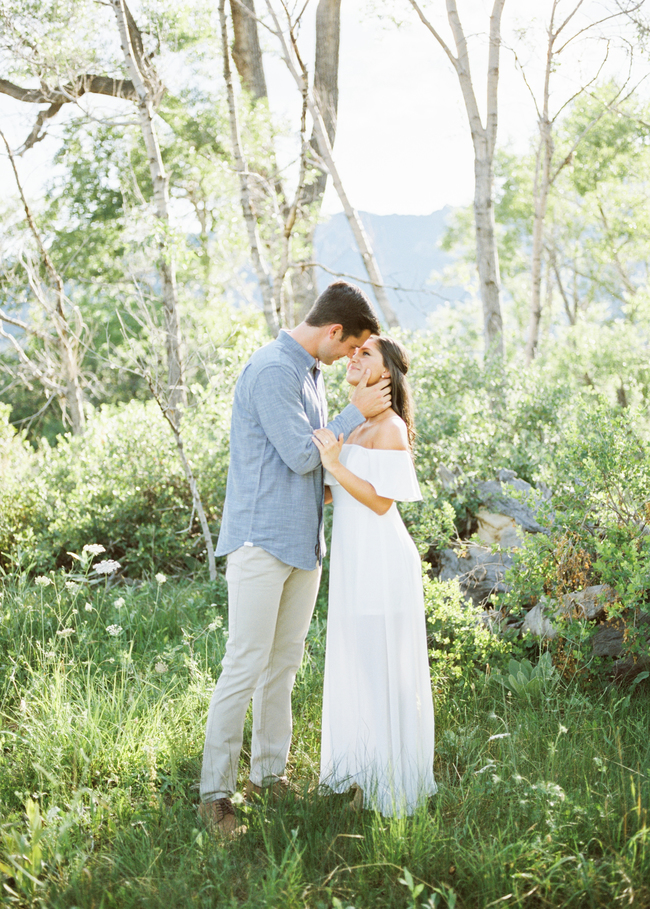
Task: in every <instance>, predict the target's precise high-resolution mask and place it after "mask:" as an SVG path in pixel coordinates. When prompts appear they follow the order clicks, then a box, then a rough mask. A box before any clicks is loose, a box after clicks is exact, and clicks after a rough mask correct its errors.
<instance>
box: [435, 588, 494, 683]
mask: <svg viewBox="0 0 650 909" xmlns="http://www.w3.org/2000/svg"><path fill="white" fill-rule="evenodd" d="M424 606H425V610H426V617H427V638H428V641H429V657H430V660H431V675H432V679H433V682H434V684H438V685H439V684H441V683H448V682H456V683H460V684H461V686H464V685H467V684H471V683H472V682H473V681H474V678H475V676H476V673H477V672H478V673H480V674H481V675H483V676H485V674H486V673H489V672H490V671H491V670H493V669H497V668H499V667H502V666H503V667H505V666H506V663H507V661H508V658H509V656H510V654H511V653H512V642H510V641H508V640H505V639H504V638H502V637H498V636H497V635H495V634H493V633H492V632H491V631H490V630H489V629H488V628H487V627H486V625H485V624H484V623H483V622H482V620H481V616H480V610H478V609H476V608H475V607H473V606H472V605H471V604H468V603H467V602H466V601H465V600H464V599H463V597H462V594H461V592H460V587H459V586H458V581H457V580H452V581H439V580H432V579H431V578H428V577H426V576H425V578H424Z"/></svg>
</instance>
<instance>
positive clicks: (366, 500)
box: [327, 460, 393, 514]
mask: <svg viewBox="0 0 650 909" xmlns="http://www.w3.org/2000/svg"><path fill="white" fill-rule="evenodd" d="M327 469H328V470H329V472H330V473H331V474H332V476H333V477H335V479H337V480H338V481H339V483H340V484H341V486H342V487H343V489H345V490H346V492H349V493H350V495H351V496H353V497H354V498H355V499H356V500H357V502H361V504H362V505H365V506H366V507H367V508H369V509H370V510H371V511H374V512H375V514H386V512H387V511H388V509H389V508H390V506H391V505H392V504H393V500H392V499H386V498H384V496H378V495H377V493H376V492H375V487H374V486H373V485H372V483H369V482H368V481H367V480H362V479H361V477H358V476H357V475H356V473H352V471H351V470H348V469H347V467H344V466H343V464H341V462H340V461H339V460H337V461H336V464H333V465H332V466H331V467H328V468H327Z"/></svg>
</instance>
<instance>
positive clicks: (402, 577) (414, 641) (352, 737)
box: [320, 445, 436, 815]
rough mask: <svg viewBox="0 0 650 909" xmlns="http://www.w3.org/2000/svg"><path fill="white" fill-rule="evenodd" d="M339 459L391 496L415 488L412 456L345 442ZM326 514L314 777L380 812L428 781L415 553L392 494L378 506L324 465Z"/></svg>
mask: <svg viewBox="0 0 650 909" xmlns="http://www.w3.org/2000/svg"><path fill="white" fill-rule="evenodd" d="M340 461H341V463H342V464H344V465H345V466H346V467H347V468H348V470H350V471H351V472H352V473H354V474H356V475H357V476H359V477H361V478H362V479H364V480H367V481H368V482H369V483H372V485H373V486H374V488H375V491H376V492H377V495H380V496H385V497H386V498H390V499H396V500H398V501H402V502H404V501H416V500H419V499H421V498H422V496H421V494H420V489H419V486H418V482H417V479H416V476H415V470H414V468H413V462H412V460H411V456H410V454H409V453H408V452H406V451H386V450H380V449H369V448H363V447H362V446H360V445H344V446H343V449H342V451H341V455H340ZM325 483H326V484H327V485H329V486H330V487H331V489H332V496H333V501H334V523H333V529H332V546H331V553H330V583H329V613H328V619H327V650H326V656H325V683H324V693H323V724H322V744H321V774H320V781H321V783H323V784H325V785H327V786H329V787H330V788H331V789H333V790H334V791H335V792H345V791H346V790H347V789H349V788H350V787H351V786H352V785H353V784H357V785H358V786H360V787H361V789H363V792H364V804H365V805H366V806H367V807H371V808H377V809H378V810H379V811H380V812H381V813H382V814H384V815H403V814H412V813H413V812H414V810H415V808H416V806H417V805H418V803H420V802H422V801H423V800H424V799H426V797H427V796H429V795H432V794H433V793H434V792H435V791H436V784H435V782H434V778H433V743H434V724H433V700H432V696H431V680H430V675H429V663H428V657H427V643H426V626H425V618H424V601H423V594H422V569H421V563H420V557H419V555H418V552H417V549H416V547H415V544H414V543H413V540H412V539H411V538H410V536H409V534H408V532H407V530H406V527H405V526H404V524H403V522H402V519H401V517H400V515H399V512H398V510H397V507H396V505H395V503H394V502H393V504H392V505H391V507H390V508H389V510H388V511H387V513H386V514H384V515H377V514H375V513H374V512H373V511H371V510H370V508H367V507H366V506H365V505H362V504H361V503H360V502H358V501H357V500H356V499H354V498H353V497H352V496H351V495H350V494H349V493H348V492H346V491H345V489H343V487H342V486H340V485H339V484H338V483H337V481H336V480H335V479H334V478H333V477H332V476H331V474H329V473H327V472H326V474H325Z"/></svg>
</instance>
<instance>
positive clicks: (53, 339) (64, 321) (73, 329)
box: [0, 130, 86, 435]
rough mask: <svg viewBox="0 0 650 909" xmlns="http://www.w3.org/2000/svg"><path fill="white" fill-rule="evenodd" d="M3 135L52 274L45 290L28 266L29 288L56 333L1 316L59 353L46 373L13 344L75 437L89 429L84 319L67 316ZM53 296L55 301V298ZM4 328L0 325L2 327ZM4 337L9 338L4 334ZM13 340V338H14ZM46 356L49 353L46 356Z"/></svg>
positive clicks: (47, 265) (60, 284)
mask: <svg viewBox="0 0 650 909" xmlns="http://www.w3.org/2000/svg"><path fill="white" fill-rule="evenodd" d="M0 136H2V140H3V142H4V144H5V147H6V149H7V154H8V156H9V160H10V162H11V167H12V169H13V173H14V178H15V180H16V186H17V187H18V192H19V194H20V198H21V201H22V204H23V209H24V212H25V217H26V219H27V223H28V225H29V229H30V230H31V232H32V235H33V237H34V239H35V241H36V245H37V247H38V250H39V253H40V256H41V259H42V261H43V264H44V265H45V271H46V273H47V274H48V275H49V279H50V282H51V285H52V287H50V288H45V287H43V285H42V284H41V281H40V280H39V277H38V274H37V273H36V270H35V269H32V268H30V265H29V263H25V267H26V270H27V276H28V280H29V284H30V287H31V289H32V292H33V294H34V296H35V297H36V300H37V301H38V303H39V304H40V306H41V307H42V309H43V311H44V314H45V316H46V319H47V322H48V323H49V324H48V325H47V328H48V329H51V328H53V329H54V334H53V335H51V334H43V333H37V332H35V331H32V330H31V329H30V328H29V327H28V326H27V325H25V323H21V322H20V321H18V320H14V319H12V318H11V317H7V315H6V314H5V313H1V315H2V318H4V319H5V320H6V321H8V322H10V323H13V324H14V325H18V326H19V327H22V328H23V329H25V330H27V332H28V333H31V334H33V335H36V336H38V337H39V338H40V339H41V340H42V341H43V342H44V345H45V348H46V350H47V348H48V347H50V348H53V349H54V350H56V355H57V357H58V360H59V367H58V368H55V367H54V363H53V358H51V357H50V358H48V359H49V363H48V365H49V367H50V368H49V370H47V371H46V370H43V369H41V368H40V366H39V365H38V363H36V362H35V361H34V360H30V358H29V357H28V356H27V355H26V354H25V352H24V351H22V348H20V345H18V344H17V343H14V344H13V346H14V349H18V351H19V357H20V359H21V362H22V364H23V366H24V367H26V369H27V372H29V373H31V375H33V376H34V377H35V378H36V379H37V380H38V381H39V382H40V383H41V385H42V386H43V388H44V389H45V390H46V391H48V392H50V393H51V392H54V393H55V394H56V395H57V397H58V398H59V401H60V402H61V404H62V406H61V410H62V411H63V413H64V416H65V415H66V414H67V416H69V419H70V423H71V426H72V433H73V435H81V434H82V433H83V431H84V429H85V427H86V415H85V411H84V393H83V386H82V382H81V365H80V364H81V353H80V349H79V347H80V344H79V341H80V335H81V332H82V330H83V321H82V318H81V313H80V312H79V309H78V307H76V306H69V307H67V309H68V311H69V312H71V313H72V314H73V315H74V320H75V323H76V324H75V325H74V326H72V325H71V324H70V319H69V316H68V313H67V312H66V298H65V289H64V286H63V279H62V278H61V275H60V274H59V273H58V271H57V270H56V268H55V266H54V262H53V261H52V259H51V258H50V255H49V253H48V251H47V249H46V248H45V244H44V243H43V240H42V239H41V235H40V233H39V232H38V229H37V227H36V224H35V223H34V219H33V218H32V213H31V211H30V208H29V205H28V204H27V199H26V197H25V193H24V192H23V187H22V183H21V182H20V178H19V176H18V170H17V168H16V162H15V160H14V155H13V152H12V151H11V148H10V146H9V143H8V142H7V139H6V137H5V135H4V133H3V132H2V131H1V130H0ZM52 296H53V297H54V299H52ZM0 328H1V325H0ZM3 337H5V338H7V337H9V336H8V335H7V334H6V333H5V332H4V331H3ZM12 341H13V339H12ZM46 356H47V354H46ZM47 372H51V373H57V375H55V377H54V381H52V378H50V377H48V375H47Z"/></svg>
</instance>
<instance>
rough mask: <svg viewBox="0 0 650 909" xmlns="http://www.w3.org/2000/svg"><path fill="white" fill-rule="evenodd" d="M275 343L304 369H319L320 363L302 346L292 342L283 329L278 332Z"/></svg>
mask: <svg viewBox="0 0 650 909" xmlns="http://www.w3.org/2000/svg"><path fill="white" fill-rule="evenodd" d="M276 341H277V343H278V344H279V345H280V347H282V349H283V350H285V351H286V352H287V354H288V355H289V356H290V357H291V359H292V360H293V361H294V362H295V363H299V364H300V365H301V366H304V368H305V369H313V368H314V366H317V367H318V368H319V369H320V361H319V360H315V359H314V358H313V357H312V355H311V354H310V353H308V352H307V351H306V350H305V348H304V347H303V346H302V344H298V342H297V341H294V339H293V338H292V337H291V335H290V334H289V332H288V331H286V330H285V329H284V328H283V329H281V331H280V332H279V334H278V336H277V338H276Z"/></svg>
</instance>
